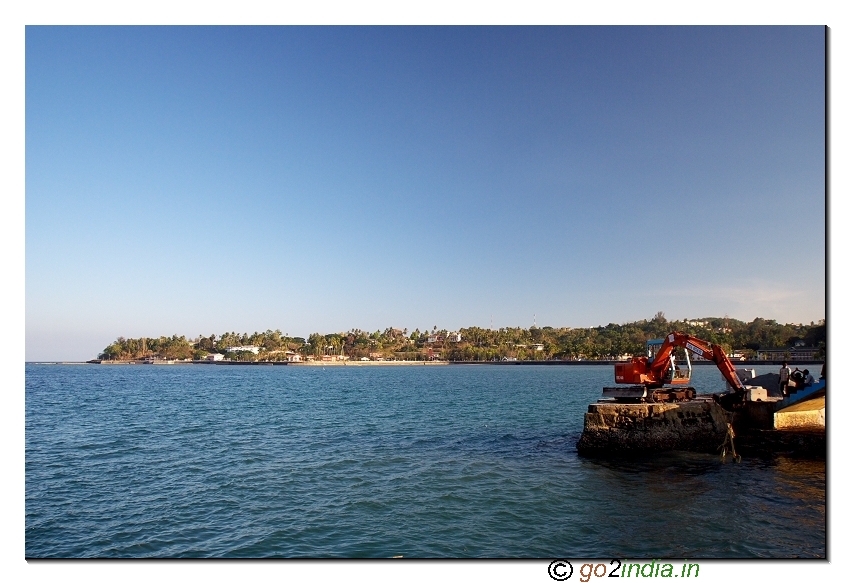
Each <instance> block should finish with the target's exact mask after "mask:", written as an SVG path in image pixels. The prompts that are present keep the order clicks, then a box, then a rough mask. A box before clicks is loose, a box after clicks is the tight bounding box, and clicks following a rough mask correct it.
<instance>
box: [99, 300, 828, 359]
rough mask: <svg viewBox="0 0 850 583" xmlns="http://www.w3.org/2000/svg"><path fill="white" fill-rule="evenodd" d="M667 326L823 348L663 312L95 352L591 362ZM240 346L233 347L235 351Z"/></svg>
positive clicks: (745, 347) (788, 329) (790, 330)
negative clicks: (591, 323) (602, 320)
mask: <svg viewBox="0 0 850 583" xmlns="http://www.w3.org/2000/svg"><path fill="white" fill-rule="evenodd" d="M671 330H678V331H680V332H685V333H687V334H692V335H693V336H696V337H697V338H701V339H703V340H706V341H708V342H712V343H714V344H720V345H721V346H722V347H723V349H724V350H725V351H726V352H727V353H733V352H736V353H739V354H742V355H743V356H745V357H747V358H752V357H754V356H755V353H756V351H757V350H764V349H769V348H788V349H790V348H791V347H795V346H806V347H815V348H817V349H818V354H819V355H820V356H823V354H825V351H826V322H825V321H824V320H821V321H820V322H818V323H814V322H811V323H810V324H808V325H806V324H778V323H777V322H776V321H775V320H764V319H762V318H756V319H755V320H753V321H752V322H742V321H740V320H735V319H732V318H698V319H694V320H688V319H685V320H681V321H680V320H677V321H672V322H671V321H668V320H667V319H666V318H665V317H664V313H663V312H658V313H657V314H656V315H655V316H654V317H653V318H652V319H650V320H640V321H638V322H630V323H627V324H608V325H607V326H598V327H596V328H552V327H550V326H544V327H542V328H537V327H535V326H532V327H531V328H528V329H525V328H500V329H498V330H488V329H485V328H478V327H471V328H461V329H460V330H458V331H457V332H449V331H448V330H438V329H437V327H436V326H434V328H433V329H432V330H430V331H429V330H426V331H424V332H422V331H420V330H419V329H416V330H414V331H413V332H408V330H407V329H406V328H405V329H404V330H399V329H397V328H387V329H386V330H384V331H383V332H381V331H380V330H376V331H375V332H371V333H370V332H365V331H363V330H356V329H355V330H350V331H348V332H339V333H335V334H324V335H323V334H318V333H313V334H311V335H310V336H309V338H307V339H304V338H299V337H289V336H286V335H284V334H282V333H281V331H280V330H274V331H272V330H266V331H265V332H254V333H253V334H251V335H248V334H237V333H236V332H225V333H224V334H221V335H220V336H216V335H215V334H211V335H210V336H199V337H198V338H196V339H194V340H188V339H186V337H185V336H176V335H174V336H171V337H170V338H169V337H166V336H162V337H160V338H123V337H122V338H118V339H117V340H116V341H115V342H113V343H112V344H110V345H109V346H107V347H106V348H105V349H104V350H103V352H102V353H101V354H100V356H99V358H101V359H104V360H139V359H145V358H161V359H168V360H172V359H175V360H177V359H179V360H184V359H203V358H206V357H207V355H209V354H214V353H219V354H222V355H225V358H229V359H231V360H247V361H258V360H259V361H281V360H292V359H294V358H300V359H302V360H310V359H322V358H325V359H330V358H333V359H337V358H349V359H352V360H360V359H370V360H436V359H439V360H456V361H476V360H477V361H491V360H503V359H517V360H551V359H557V360H599V359H618V358H623V357H627V356H628V355H637V354H641V353H642V352H643V350H644V343H645V342H646V341H647V340H648V339H651V338H660V337H662V336H664V335H665V334H666V333H668V332H670V331H671ZM240 349H241V350H240Z"/></svg>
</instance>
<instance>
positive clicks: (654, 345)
mask: <svg viewBox="0 0 850 583" xmlns="http://www.w3.org/2000/svg"><path fill="white" fill-rule="evenodd" d="M664 340H665V339H664V338H655V339H653V340H647V342H646V357H647V359H648V361H649V364H650V365H651V364H652V363H653V362H654V361H655V357H656V355H657V354H658V351H659V350H660V349H661V345H662V344H664ZM668 358H669V359H670V368H668V369H667V372H666V374H665V375H664V384H665V385H687V384H688V383H690V382H691V372H692V371H693V367H692V366H691V357H690V355H689V354H688V351H687V350H684V349H682V348H674V349H673V351H672V352H670V356H669V357H668Z"/></svg>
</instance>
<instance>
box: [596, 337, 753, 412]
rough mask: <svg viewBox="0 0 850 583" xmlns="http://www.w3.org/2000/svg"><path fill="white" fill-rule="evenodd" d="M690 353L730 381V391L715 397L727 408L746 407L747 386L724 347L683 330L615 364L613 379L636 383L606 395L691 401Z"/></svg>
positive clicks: (608, 392)
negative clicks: (680, 356)
mask: <svg viewBox="0 0 850 583" xmlns="http://www.w3.org/2000/svg"><path fill="white" fill-rule="evenodd" d="M677 349H678V351H679V352H680V353H682V352H684V356H685V362H686V364H687V368H684V367H682V366H680V365H679V364H677V362H676V358H675V353H676V351H677ZM690 353H693V354H696V355H698V356H700V357H701V358H703V359H705V360H710V361H712V362H714V364H715V365H717V368H718V369H720V373H721V374H722V375H723V378H725V379H726V382H727V383H729V386H730V389H731V392H729V393H724V394H720V395H714V398H715V400H716V401H718V402H719V403H720V405H721V406H723V408H724V409H727V410H734V409H738V408H740V407H741V406H743V403H744V398H745V396H746V392H747V389H746V387H745V386H744V383H742V382H741V379H740V378H738V374H737V373H736V371H735V365H733V364H732V361H731V360H729V357H728V356H726V353H725V352H723V349H722V348H721V347H720V346H719V345H717V344H711V343H710V342H706V341H705V340H700V339H699V338H695V337H694V336H690V335H689V334H683V333H681V332H671V333H669V334H668V335H667V336H666V337H664V338H663V339H659V340H650V341H649V342H647V355H646V356H636V357H633V358H632V359H631V361H630V362H623V363H618V364H615V365H614V381H615V382H616V383H617V384H630V385H633V386H632V387H631V388H630V389H615V388H605V389H603V394H606V393H607V394H609V395H610V396H613V397H625V398H637V399H639V400H641V401H647V400H649V401H654V402H664V401H688V400H691V399H693V398H694V397H695V396H696V391H695V390H694V388H693V387H689V386H686V385H687V384H688V383H689V382H690V380H691V361H690V356H689V354H690ZM680 362H681V361H680ZM665 385H670V386H669V387H665Z"/></svg>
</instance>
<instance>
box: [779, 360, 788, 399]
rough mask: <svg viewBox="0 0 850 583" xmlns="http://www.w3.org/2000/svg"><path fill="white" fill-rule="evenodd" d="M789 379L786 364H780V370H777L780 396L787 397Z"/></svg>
mask: <svg viewBox="0 0 850 583" xmlns="http://www.w3.org/2000/svg"><path fill="white" fill-rule="evenodd" d="M790 377H791V369H790V368H788V363H787V362H784V361H783V362H782V368H780V369H779V390H780V391H782V396H783V397H787V396H788V379H789V378H790Z"/></svg>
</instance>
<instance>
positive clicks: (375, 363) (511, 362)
mask: <svg viewBox="0 0 850 583" xmlns="http://www.w3.org/2000/svg"><path fill="white" fill-rule="evenodd" d="M621 362H626V361H623V360H509V361H504V360H497V361H492V360H367V361H364V360H344V361H312V362H288V361H271V360H263V361H240V360H216V361H213V360H160V361H154V362H143V361H139V360H98V359H93V360H87V361H27V362H25V363H24V364H39V365H80V364H103V365H112V366H117V365H155V366H163V365H188V364H201V365H218V366H445V365H474V366H481V365H496V366H613V365H615V364H618V363H621ZM823 363H824V361H823V360H792V361H788V364H789V365H792V366H798V365H817V364H823ZM691 364H692V365H693V366H707V365H714V363H713V362H711V361H696V362H694V361H691ZM734 364H735V365H736V366H740V367H751V366H780V365H781V364H782V361H780V360H741V361H734Z"/></svg>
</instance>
